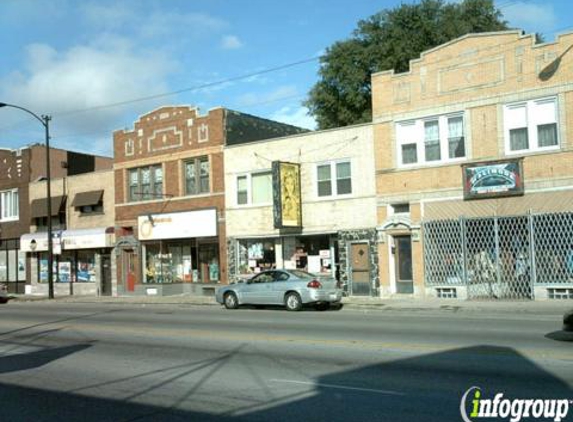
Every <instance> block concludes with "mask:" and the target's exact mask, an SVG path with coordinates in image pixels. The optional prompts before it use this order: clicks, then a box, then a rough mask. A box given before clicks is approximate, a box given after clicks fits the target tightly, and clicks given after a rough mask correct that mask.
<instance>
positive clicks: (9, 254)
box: [0, 239, 26, 283]
mask: <svg viewBox="0 0 573 422" xmlns="http://www.w3.org/2000/svg"><path fill="white" fill-rule="evenodd" d="M19 246H20V245H19V243H18V241H17V240H13V239H12V240H5V241H0V282H1V283H4V282H8V283H16V282H18V281H21V282H24V281H26V254H25V253H24V252H20V250H19Z"/></svg>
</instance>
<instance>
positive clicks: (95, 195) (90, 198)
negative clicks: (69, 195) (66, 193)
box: [72, 190, 103, 215]
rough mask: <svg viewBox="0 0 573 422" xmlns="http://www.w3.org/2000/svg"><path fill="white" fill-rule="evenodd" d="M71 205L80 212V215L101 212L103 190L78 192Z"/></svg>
mask: <svg viewBox="0 0 573 422" xmlns="http://www.w3.org/2000/svg"><path fill="white" fill-rule="evenodd" d="M72 207H74V208H75V209H76V211H79V212H80V215H88V214H102V213H103V190H93V191H88V192H78V193H76V195H75V196H74V200H73V201H72Z"/></svg>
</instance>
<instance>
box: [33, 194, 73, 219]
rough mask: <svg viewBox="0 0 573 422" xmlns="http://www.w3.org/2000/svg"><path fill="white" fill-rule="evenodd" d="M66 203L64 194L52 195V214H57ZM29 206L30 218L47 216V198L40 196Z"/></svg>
mask: <svg viewBox="0 0 573 422" xmlns="http://www.w3.org/2000/svg"><path fill="white" fill-rule="evenodd" d="M65 203H66V196H65V195H62V196H52V201H51V204H52V210H51V211H52V216H55V215H58V214H59V213H60V212H61V211H62V209H63V208H64V205H65ZM30 208H31V217H32V218H41V217H47V216H48V199H47V198H40V199H34V200H33V201H32V203H31V204H30Z"/></svg>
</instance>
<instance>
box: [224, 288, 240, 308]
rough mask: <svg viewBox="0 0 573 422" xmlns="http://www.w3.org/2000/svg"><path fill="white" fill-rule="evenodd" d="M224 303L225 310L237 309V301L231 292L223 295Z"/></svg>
mask: <svg viewBox="0 0 573 422" xmlns="http://www.w3.org/2000/svg"><path fill="white" fill-rule="evenodd" d="M224 303H225V308H227V309H237V308H238V307H239V300H238V299H237V295H236V294H235V293H233V292H229V293H225V297H224Z"/></svg>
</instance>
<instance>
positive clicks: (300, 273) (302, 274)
mask: <svg viewBox="0 0 573 422" xmlns="http://www.w3.org/2000/svg"><path fill="white" fill-rule="evenodd" d="M287 273H289V274H292V275H294V276H295V277H298V278H302V279H307V278H308V279H311V278H316V276H315V275H314V274H311V273H307V272H306V271H302V270H288V271H287Z"/></svg>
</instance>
